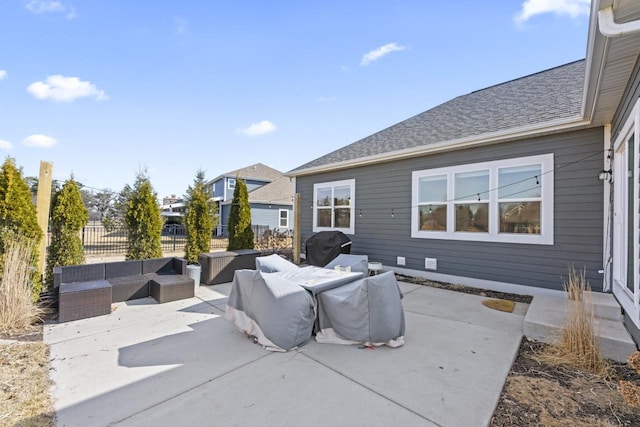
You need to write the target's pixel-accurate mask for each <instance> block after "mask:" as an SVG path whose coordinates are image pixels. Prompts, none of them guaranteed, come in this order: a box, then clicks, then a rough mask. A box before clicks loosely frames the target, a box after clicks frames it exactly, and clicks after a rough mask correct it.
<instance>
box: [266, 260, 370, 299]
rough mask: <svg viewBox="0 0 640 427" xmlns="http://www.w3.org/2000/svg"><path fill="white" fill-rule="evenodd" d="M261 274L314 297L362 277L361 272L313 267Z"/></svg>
mask: <svg viewBox="0 0 640 427" xmlns="http://www.w3.org/2000/svg"><path fill="white" fill-rule="evenodd" d="M262 274H263V275H264V276H270V275H273V276H277V277H282V278H285V279H287V280H288V281H290V282H293V283H295V284H297V285H299V286H301V287H303V288H304V289H306V290H307V291H309V292H311V295H313V296H314V297H315V296H316V295H317V294H319V293H320V292H324V291H328V290H329V289H334V288H337V287H339V286H342V285H346V284H347V283H351V282H353V281H354V280H358V279H360V278H362V277H363V276H364V273H362V272H345V271H336V270H329V269H326V268H322V267H315V266H308V267H302V268H299V269H297V270H295V271H278V272H275V273H262Z"/></svg>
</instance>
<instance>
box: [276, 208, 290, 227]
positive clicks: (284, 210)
mask: <svg viewBox="0 0 640 427" xmlns="http://www.w3.org/2000/svg"><path fill="white" fill-rule="evenodd" d="M282 212H286V213H287V217H286V220H287V224H286V225H281V224H280V220H282V219H285V218H282V216H281V215H282ZM278 228H289V209H278Z"/></svg>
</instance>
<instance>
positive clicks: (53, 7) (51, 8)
mask: <svg viewBox="0 0 640 427" xmlns="http://www.w3.org/2000/svg"><path fill="white" fill-rule="evenodd" d="M24 7H25V8H26V9H27V10H28V11H30V12H32V13H35V14H37V15H42V14H43V13H54V12H66V13H67V14H66V18H67V19H69V20H71V19H75V18H77V17H78V14H77V13H76V10H75V8H74V7H73V6H65V5H64V4H62V2H59V1H54V0H31V1H29V2H27V3H26V4H25V5H24Z"/></svg>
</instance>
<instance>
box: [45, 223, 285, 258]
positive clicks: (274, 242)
mask: <svg viewBox="0 0 640 427" xmlns="http://www.w3.org/2000/svg"><path fill="white" fill-rule="evenodd" d="M252 229H253V234H254V236H255V247H256V249H260V250H263V251H265V252H287V251H291V249H292V246H293V239H292V233H291V232H288V231H285V232H280V231H277V230H271V229H269V227H268V226H264V225H254V226H252ZM222 234H223V235H222V236H212V237H211V250H212V251H216V250H225V249H226V248H227V245H228V243H229V239H228V237H226V236H225V235H224V234H226V233H222ZM81 238H82V244H83V246H84V253H85V255H89V256H92V255H124V254H125V253H126V252H127V230H126V228H124V227H118V228H114V229H111V230H107V229H106V228H105V227H104V226H102V225H100V224H95V225H87V226H86V227H84V228H83V229H82V232H81ZM48 243H49V242H48V241H47V245H48ZM186 243H187V235H186V231H185V228H184V226H183V225H175V224H171V225H165V226H164V228H163V229H162V234H161V237H160V245H161V248H162V252H163V253H169V252H178V253H179V252H184V248H185V245H186Z"/></svg>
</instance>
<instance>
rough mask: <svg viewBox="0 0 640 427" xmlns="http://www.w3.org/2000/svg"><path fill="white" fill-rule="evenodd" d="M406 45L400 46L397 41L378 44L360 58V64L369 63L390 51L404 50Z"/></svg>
mask: <svg viewBox="0 0 640 427" xmlns="http://www.w3.org/2000/svg"><path fill="white" fill-rule="evenodd" d="M405 49H406V46H401V45H399V44H397V43H387V44H385V45H384V46H380V47H379V48H377V49H374V50H372V51H371V52H368V53H366V54H365V55H364V56H363V57H362V60H361V61H360V65H369V64H370V63H371V62H373V61H377V60H378V59H380V58H382V57H383V56H385V55H388V54H390V53H391V52H396V51H399V50H405Z"/></svg>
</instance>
